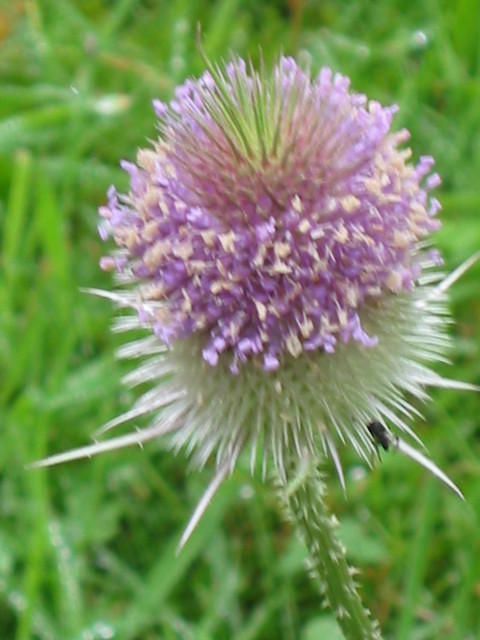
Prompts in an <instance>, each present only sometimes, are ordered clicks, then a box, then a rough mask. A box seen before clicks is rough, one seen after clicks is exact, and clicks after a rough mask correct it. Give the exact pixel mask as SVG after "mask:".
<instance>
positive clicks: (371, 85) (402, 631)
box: [0, 0, 480, 640]
mask: <svg viewBox="0 0 480 640" xmlns="http://www.w3.org/2000/svg"><path fill="white" fill-rule="evenodd" d="M479 7H480V3H478V0H458V1H457V2H454V1H453V0H450V1H449V0H443V1H442V0H419V1H418V2H405V0H384V1H382V2H375V1H373V0H356V1H353V2H342V1H340V0H337V1H334V0H322V2H316V1H315V0H305V2H302V0H291V1H290V3H286V2H284V1H281V0H276V1H272V2H259V1H258V0H245V1H243V2H242V1H240V0H217V1H208V0H196V1H195V2H193V0H191V1H189V0H170V1H167V0H164V1H162V2H155V1H154V0H120V1H118V2H113V1H110V2H101V1H100V0H84V1H81V0H77V1H75V2H74V1H73V0H23V1H22V0H8V1H7V0H3V3H2V2H0V247H1V258H0V429H1V431H0V474H1V475H0V638H2V639H5V640H9V639H15V640H27V639H30V638H35V639H37V638H38V639H39V640H40V639H41V640H47V639H52V640H96V639H101V638H111V637H114V638H118V639H119V640H134V639H135V640H153V639H157V638H160V639H164V638H165V639H177V638H180V639H189V638H191V639H195V640H196V639H198V640H207V639H210V638H212V639H224V638H234V639H236V640H254V639H267V640H269V639H272V640H276V639H279V640H296V639H300V640H313V639H316V638H321V639H325V640H335V638H337V637H340V636H338V635H337V631H336V629H335V625H334V623H333V622H332V620H331V618H330V617H329V614H328V612H326V611H325V610H324V609H322V607H321V599H320V596H319V595H318V593H317V592H316V589H315V586H314V585H313V584H312V583H311V582H310V581H309V579H308V577H307V576H306V574H305V572H304V569H303V563H304V558H305V553H304V550H303V548H302V546H301V544H300V543H299V542H298V541H297V539H296V538H295V535H294V534H293V532H292V531H291V529H290V527H289V526H288V525H287V524H285V523H284V521H283V519H282V517H281V513H280V510H279V507H278V505H277V502H276V499H275V496H274V493H273V491H272V489H271V487H270V486H269V485H268V484H267V485H264V484H262V482H261V480H260V479H259V478H253V479H252V478H250V477H249V474H248V472H247V467H246V465H243V464H241V465H240V467H239V468H238V470H237V472H236V473H235V474H234V476H233V477H232V478H231V479H230V480H229V481H228V482H226V484H225V485H224V487H223V488H222V490H221V491H220V493H219V495H218V496H217V498H216V499H215V501H214V503H213V505H212V506H211V507H210V509H209V510H208V512H207V514H206V516H205V518H204V519H203V521H202V523H201V524H200V526H199V528H198V530H197V531H196V533H195V534H194V536H193V538H192V540H191V542H190V543H189V544H188V546H187V547H186V549H185V550H184V551H183V552H182V554H181V555H180V556H178V557H176V555H175V546H176V544H177V541H178V539H179V535H180V533H181V531H182V527H183V526H184V524H185V523H186V521H187V519H188V517H189V514H190V513H191V511H192V508H193V506H194V505H195V502H196V500H197V499H198V497H199V496H200V494H201V492H202V489H203V488H204V487H205V485H206V483H207V482H208V478H209V476H210V472H211V469H207V470H206V471H205V472H203V473H198V472H191V471H190V470H189V468H188V461H187V459H186V458H185V457H183V456H182V455H180V456H178V457H177V458H175V457H174V456H173V455H171V454H170V453H168V452H167V451H164V450H163V449H162V447H161V444H160V443H153V444H150V445H149V446H148V447H146V449H145V450H143V451H142V450H139V449H132V450H128V451H121V452H115V453H112V454H107V455H104V456H101V457H98V458H95V459H93V460H91V461H84V462H79V463H72V464H69V465H66V466H63V467H57V468H52V469H49V470H41V471H35V472H33V471H26V470H25V464H26V463H28V462H29V461H32V460H35V459H38V458H39V457H42V456H44V455H46V454H47V453H53V452H55V451H60V450H63V449H65V448H70V447H72V446H75V445H81V444H83V443H86V442H88V441H89V437H90V435H91V434H92V433H93V431H94V430H95V429H96V428H97V427H98V426H100V425H101V424H102V423H103V422H104V421H106V420H107V419H109V418H111V417H113V416H115V415H116V414H118V413H119V412H121V411H122V410H125V409H126V408H127V407H129V405H130V403H131V402H132V401H133V399H134V394H133V392H130V391H126V390H125V389H123V388H122V386H121V384H120V378H121V375H122V372H124V366H123V364H120V363H118V362H116V360H115V358H114V351H115V348H116V347H117V346H118V345H119V344H120V343H121V338H120V337H119V336H118V335H113V334H112V333H111V332H110V329H109V327H110V324H111V321H112V317H113V312H112V309H111V306H110V304H109V303H108V302H106V301H102V300H100V299H96V298H94V297H92V296H88V295H85V294H83V293H81V292H80V291H79V289H80V287H91V286H93V287H107V288H108V287H109V286H110V284H111V282H110V276H109V275H108V274H103V273H102V272H101V271H100V270H99V268H98V260H99V258H100V256H101V254H102V251H104V250H105V249H104V247H103V246H102V243H101V242H100V240H99V238H98V236H97V231H96V223H97V213H96V209H97V207H98V206H99V205H100V204H102V203H103V202H104V199H105V195H104V194H105V192H106V189H107V188H108V186H109V184H111V183H115V184H116V185H117V186H118V187H119V188H125V186H126V180H125V176H124V175H123V174H122V172H121V171H120V170H119V160H120V159H121V158H128V159H132V158H134V156H135V150H136V149H137V147H139V146H142V145H145V143H146V139H147V138H149V137H152V136H154V135H155V123H154V117H153V112H152V109H151V100H152V98H153V97H160V98H164V99H168V98H169V97H170V96H171V94H172V91H173V88H174V87H175V85H176V84H177V83H178V82H180V81H182V80H183V79H184V78H185V77H186V76H187V75H189V74H195V73H198V72H199V71H201V69H202V63H201V60H200V56H199V55H198V52H197V51H196V49H195V45H194V33H195V25H196V23H197V21H200V22H201V23H202V25H203V32H204V46H205V49H206V51H207V53H208V54H209V55H210V56H211V57H212V58H213V59H219V58H220V57H221V56H226V55H228V52H229V51H230V50H233V51H234V52H237V53H239V54H244V55H247V54H250V55H251V56H252V57H253V58H254V59H256V58H257V57H258V48H259V46H261V47H262V49H263V51H264V54H265V57H266V59H267V61H271V60H272V59H274V57H275V56H276V55H277V54H278V53H279V52H280V51H284V52H287V53H294V54H298V55H299V56H301V57H303V58H310V59H311V63H312V67H313V69H314V70H316V69H318V68H319V67H320V66H321V65H322V64H324V63H327V64H329V65H331V66H333V67H334V68H335V69H338V70H341V71H342V72H344V73H346V74H349V75H350V76H351V77H352V82H353V86H354V87H355V88H356V89H357V90H360V91H363V92H366V93H367V94H368V95H369V96H370V97H374V98H376V99H379V100H381V101H383V102H385V103H391V102H397V103H398V104H399V105H400V107H401V111H400V114H399V115H398V117H397V119H396V125H397V126H398V127H400V126H407V127H408V128H409V129H410V130H411V131H412V134H413V137H412V147H413V150H414V153H415V156H416V157H418V155H419V154H422V153H427V154H433V155H434V156H435V157H436V159H437V168H438V171H439V172H440V173H441V175H442V177H443V186H442V188H441V194H440V196H441V199H442V202H443V205H444V210H443V214H442V216H443V221H444V227H443V230H442V231H441V232H440V233H439V235H438V244H439V246H440V247H441V249H442V251H443V253H444V256H445V259H446V264H447V267H448V268H452V267H454V266H455V265H457V264H458V263H460V261H462V260H463V259H465V258H466V257H468V256H469V255H470V254H471V253H473V252H474V251H475V250H477V249H479V248H480V188H479V180H480V8H479ZM452 310H453V312H454V315H455V317H456V319H457V324H456V326H455V327H453V328H452V333H453V334H454V336H455V350H454V352H453V353H452V360H453V367H451V368H449V369H448V374H449V375H451V376H452V377H456V378H459V379H463V380H468V381H470V382H476V383H479V382H480V327H479V324H480V322H479V321H480V268H479V266H478V265H477V267H475V268H474V269H472V270H471V271H470V272H469V273H468V274H467V275H466V276H465V277H463V278H462V280H461V281H460V282H459V283H457V284H456V285H455V287H454V289H453V291H452ZM446 371H447V369H446V368H445V369H444V370H443V372H446ZM433 396H434V402H433V403H431V404H430V405H428V406H427V407H425V409H424V413H425V417H426V421H425V422H419V423H418V424H416V425H415V427H416V429H417V430H418V432H419V434H420V436H421V437H422V438H423V439H424V440H425V442H426V444H427V445H428V447H429V449H430V451H431V454H432V456H433V457H434V459H435V460H436V461H437V462H438V463H439V464H440V466H442V467H443V468H444V469H445V470H446V471H447V472H448V473H449V474H450V475H451V476H452V478H453V479H454V480H455V482H457V483H458V484H459V485H460V486H461V488H462V489H463V491H464V493H465V496H466V499H467V503H466V504H462V503H461V502H460V501H459V500H458V499H456V498H455V496H453V494H451V493H450V492H449V491H448V490H446V489H445V488H444V487H443V486H441V485H440V484H439V483H438V482H437V481H435V480H433V479H432V478H430V477H429V476H428V475H427V473H426V472H425V471H423V470H422V469H420V468H418V467H417V466H415V465H414V464H413V463H411V462H410V461H408V460H405V459H403V458H401V457H400V456H397V455H395V454H389V455H385V456H384V457H383V462H382V464H381V465H380V466H379V467H378V468H377V469H376V470H375V471H374V472H372V473H364V472H365V468H364V465H363V464H362V463H360V461H359V460H358V459H356V458H355V456H354V455H353V454H352V453H351V452H349V451H343V452H342V455H343V459H344V463H345V467H346V471H347V476H348V500H345V499H344V497H343V495H342V493H341V491H340V488H339V486H338V482H337V480H336V479H335V477H334V474H333V472H332V470H331V469H330V466H328V465H327V472H328V473H329V474H330V476H331V478H330V481H329V484H330V488H331V491H330V495H329V502H330V505H331V507H332V509H333V510H334V511H335V512H336V513H337V515H338V516H339V518H340V520H341V522H342V526H341V535H342V537H343V539H344V541H345V542H346V544H347V546H348V553H349V557H350V560H351V561H352V562H353V563H354V564H356V565H357V566H358V567H359V568H360V569H361V577H360V580H361V584H362V594H363V597H364V600H365V602H366V603H367V604H368V605H369V606H370V607H371V608H372V609H373V611H374V613H375V615H376V616H377V617H378V618H379V620H380V622H381V624H382V627H383V629H384V632H385V636H386V637H387V638H392V639H396V640H427V639H435V640H438V639H440V640H443V639H451V640H468V639H471V640H475V639H477V638H480V535H479V516H480V481H479V479H480V462H479V458H480V455H479V454H480V418H479V415H480V399H479V396H478V395H475V394H468V393H460V392H452V391H438V392H437V391H436V392H435V393H434V394H433Z"/></svg>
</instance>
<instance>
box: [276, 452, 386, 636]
mask: <svg viewBox="0 0 480 640" xmlns="http://www.w3.org/2000/svg"><path fill="white" fill-rule="evenodd" d="M291 469H292V470H293V474H292V476H291V477H290V478H286V479H285V481H282V480H280V484H279V489H280V495H281V498H282V500H283V502H284V503H285V504H286V506H287V509H288V512H289V515H290V517H291V518H292V520H293V521H294V523H295V525H296V526H297V528H298V530H299V532H300V535H301V537H302V539H303V541H304V542H305V544H306V546H307V549H308V552H309V565H310V569H311V573H312V576H313V577H314V578H315V579H317V581H318V582H319V585H320V589H321V592H322V593H323V594H324V596H325V601H326V604H327V605H329V606H330V608H331V609H332V611H333V613H334V614H335V617H336V619H337V622H338V624H339V626H340V627H341V629H342V631H343V634H344V636H345V638H346V640H381V634H380V628H379V625H378V623H377V622H376V620H374V619H372V617H371V616H370V612H369V611H368V609H365V608H364V607H363V605H362V602H361V600H360V596H359V595H358V592H357V586H356V583H355V581H354V579H353V574H354V570H353V569H352V568H350V567H349V566H348V564H347V560H346V555H345V547H344V546H343V544H342V543H341V542H340V541H339V540H338V538H337V536H336V535H335V528H336V526H337V521H336V519H335V517H334V516H332V515H330V513H329V512H328V510H327V507H326V505H325V502H324V495H325V484H324V482H323V479H322V476H321V474H320V472H319V471H318V469H317V468H316V467H315V466H314V464H313V463H310V464H309V465H308V466H306V467H304V468H303V473H302V471H300V472H298V469H297V476H296V477H295V467H293V466H292V467H291ZM305 470H306V472H305ZM298 473H300V474H301V475H298Z"/></svg>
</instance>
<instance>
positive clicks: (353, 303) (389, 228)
mask: <svg viewBox="0 0 480 640" xmlns="http://www.w3.org/2000/svg"><path fill="white" fill-rule="evenodd" d="M155 110H156V113H157V115H158V117H159V118H160V121H159V129H160V139H159V141H158V143H157V144H156V146H155V149H154V150H150V151H141V152H140V153H139V155H138V166H135V165H133V164H131V163H126V162H125V163H123V164H122V166H123V167H124V169H125V170H126V171H127V172H128V173H129V175H130V181H131V190H130V193H129V194H128V196H123V197H120V198H119V197H117V196H116V195H114V196H113V197H112V196H111V197H110V201H109V206H108V207H107V208H106V209H102V211H101V213H102V215H104V216H105V217H106V220H107V221H108V222H107V225H106V228H103V229H102V233H103V235H105V234H106V233H107V232H108V233H110V234H111V235H112V236H113V238H114V240H115V242H116V243H117V245H118V246H119V247H120V248H121V251H122V252H125V254H126V255H127V256H128V262H127V264H125V265H123V267H122V268H121V269H120V273H122V274H126V273H128V274H130V273H132V274H135V275H136V276H138V278H139V280H141V281H147V282H148V287H149V291H150V293H149V294H147V295H142V302H141V304H144V305H146V306H150V305H152V304H154V305H155V306H157V307H158V308H161V312H160V313H161V315H162V320H161V322H162V324H163V325H164V328H165V331H167V332H168V335H169V336H170V340H174V339H184V338H186V337H187V336H198V339H199V340H200V341H201V342H203V349H202V353H203V357H204V359H205V361H206V362H207V363H209V365H211V366H216V365H217V364H218V362H219V359H220V357H221V358H222V359H223V360H228V362H229V365H230V370H231V371H233V372H236V371H237V370H238V369H239V367H241V366H243V365H244V364H245V363H246V362H247V361H250V360H256V361H257V360H258V361H260V362H262V366H263V368H264V369H265V370H266V371H271V370H273V369H277V368H279V367H281V366H282V362H284V361H285V360H286V359H288V358H289V357H294V358H298V357H299V356H300V355H301V354H302V353H304V352H305V351H312V350H316V349H320V350H322V351H325V352H327V353H333V352H334V351H335V349H336V348H337V347H336V344H337V343H338V340H340V341H341V343H348V342H349V341H352V340H353V341H357V342H359V343H361V344H363V345H364V346H373V345H375V344H376V339H375V337H374V336H371V335H369V334H368V331H366V330H365V327H364V326H363V323H362V320H361V318H360V315H359V311H360V310H361V308H362V306H363V305H364V304H365V303H366V302H369V303H372V301H373V300H375V299H378V298H381V297H384V296H385V295H388V294H389V293H390V292H393V293H395V294H398V293H400V292H402V291H408V290H411V289H412V288H413V286H414V281H415V280H417V279H418V277H419V274H420V271H421V263H422V255H421V254H419V253H418V252H417V251H416V247H417V245H418V242H419V241H420V240H421V239H423V238H425V237H427V236H428V235H429V234H430V233H431V231H433V230H434V229H437V228H438V222H437V221H436V220H435V218H434V217H433V216H432V215H431V214H432V212H433V213H435V211H436V210H437V209H438V203H437V201H435V202H434V203H432V202H430V200H429V196H428V191H429V190H430V189H431V188H433V187H434V186H436V185H437V183H438V181H439V179H438V176H437V175H436V174H433V175H430V176H428V174H429V172H430V170H431V167H432V164H433V160H432V159H431V158H427V157H424V158H421V159H420V162H419V163H418V164H417V165H416V166H415V165H411V164H408V159H409V157H410V150H409V149H405V148H402V147H401V146H400V147H399V145H401V144H402V143H403V142H404V141H405V140H406V139H407V138H408V134H407V132H406V131H401V132H399V133H391V131H390V126H391V122H392V117H393V115H394V113H395V111H396V107H382V106H381V105H379V104H378V103H377V102H373V101H370V102H368V101H367V99H366V98H365V96H363V95H360V94H356V93H353V92H351V91H350V90H349V81H348V79H347V78H345V77H343V76H341V75H339V74H336V75H333V74H332V72H331V71H330V69H322V71H321V72H320V73H319V75H318V76H317V78H315V79H314V80H311V79H310V77H309V75H308V74H307V73H306V72H305V71H303V70H302V69H301V68H300V67H298V66H297V64H296V63H295V61H294V60H293V59H291V58H282V59H281V60H280V61H279V63H278V64H277V66H276V67H275V69H274V70H273V73H272V75H271V77H270V78H268V79H265V78H263V77H262V76H261V75H259V74H258V73H256V72H255V71H254V70H253V69H249V68H248V69H247V66H246V65H245V63H244V62H243V61H242V60H234V61H233V62H232V63H230V64H229V65H228V66H227V67H226V69H225V70H223V71H222V70H219V69H215V70H213V75H212V73H211V72H206V73H205V74H204V75H203V76H202V77H201V78H200V79H199V80H196V81H193V80H188V81H187V82H186V83H185V84H184V85H182V86H181V87H179V88H178V89H177V90H176V92H175V100H174V101H172V102H171V103H170V105H169V106H167V105H165V104H163V103H159V102H158V101H156V102H155ZM427 176H428V177H427ZM104 264H105V265H106V266H109V265H111V264H112V263H111V262H106V263H104ZM152 285H154V286H153V287H152ZM141 286H142V285H141Z"/></svg>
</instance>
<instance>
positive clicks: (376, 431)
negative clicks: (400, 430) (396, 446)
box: [367, 420, 392, 451]
mask: <svg viewBox="0 0 480 640" xmlns="http://www.w3.org/2000/svg"><path fill="white" fill-rule="evenodd" d="M367 429H368V431H369V432H370V435H371V436H372V438H373V441H374V443H375V445H380V446H381V447H382V449H384V450H385V451H388V448H389V447H390V445H391V444H392V437H391V435H390V434H389V433H388V431H387V429H386V428H385V427H384V426H383V424H382V423H381V422H378V420H374V421H373V422H369V423H368V424H367Z"/></svg>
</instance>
